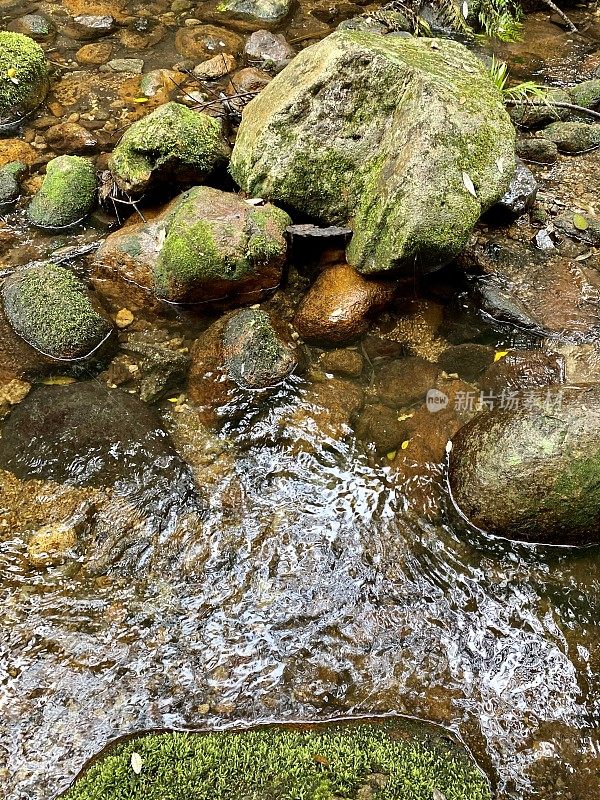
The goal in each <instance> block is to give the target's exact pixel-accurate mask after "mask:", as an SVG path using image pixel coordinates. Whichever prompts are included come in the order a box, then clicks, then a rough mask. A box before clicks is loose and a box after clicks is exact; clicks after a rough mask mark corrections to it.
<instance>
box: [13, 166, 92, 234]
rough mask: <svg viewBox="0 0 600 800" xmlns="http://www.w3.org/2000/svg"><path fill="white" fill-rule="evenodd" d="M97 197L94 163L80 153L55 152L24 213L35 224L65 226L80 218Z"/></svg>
mask: <svg viewBox="0 0 600 800" xmlns="http://www.w3.org/2000/svg"><path fill="white" fill-rule="evenodd" d="M96 197H97V183H96V172H95V170H94V165H93V164H92V162H91V161H90V160H89V159H87V158H82V157H81V156H58V158H53V159H52V161H49V162H48V164H47V166H46V175H45V177H44V181H43V183H42V186H41V188H40V190H39V192H38V193H37V194H36V195H35V197H34V198H33V200H32V201H31V203H30V204H29V208H28V209H27V216H28V217H29V221H30V222H31V223H32V224H33V225H36V226H37V227H39V228H68V227H70V226H71V225H76V224H77V223H78V222H81V221H82V220H84V219H85V218H86V217H87V215H88V214H89V213H90V211H91V210H92V208H93V207H94V204H95V202H96Z"/></svg>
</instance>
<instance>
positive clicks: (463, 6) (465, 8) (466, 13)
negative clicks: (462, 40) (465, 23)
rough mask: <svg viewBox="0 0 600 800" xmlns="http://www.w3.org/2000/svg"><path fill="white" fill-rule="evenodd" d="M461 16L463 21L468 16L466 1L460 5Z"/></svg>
mask: <svg viewBox="0 0 600 800" xmlns="http://www.w3.org/2000/svg"><path fill="white" fill-rule="evenodd" d="M462 15H463V17H464V18H465V19H466V18H467V17H468V16H469V4H468V3H467V0H465V2H464V3H463V4H462Z"/></svg>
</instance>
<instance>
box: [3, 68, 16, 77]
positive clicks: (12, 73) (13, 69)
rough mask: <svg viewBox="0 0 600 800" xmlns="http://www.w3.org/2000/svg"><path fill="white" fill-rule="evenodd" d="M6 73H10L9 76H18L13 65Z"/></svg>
mask: <svg viewBox="0 0 600 800" xmlns="http://www.w3.org/2000/svg"><path fill="white" fill-rule="evenodd" d="M6 74H7V75H8V77H9V78H16V76H17V70H16V69H15V68H14V67H11V68H10V69H7V70H6Z"/></svg>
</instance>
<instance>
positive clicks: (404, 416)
mask: <svg viewBox="0 0 600 800" xmlns="http://www.w3.org/2000/svg"><path fill="white" fill-rule="evenodd" d="M414 415H415V414H414V411H413V412H411V413H410V414H400V415H399V416H398V422H404V420H405V419H410V418H411V417H414Z"/></svg>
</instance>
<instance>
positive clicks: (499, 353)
mask: <svg viewBox="0 0 600 800" xmlns="http://www.w3.org/2000/svg"><path fill="white" fill-rule="evenodd" d="M507 355H508V350H496V355H495V356H494V364H495V363H496V361H500V359H501V358H504V356H507Z"/></svg>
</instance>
